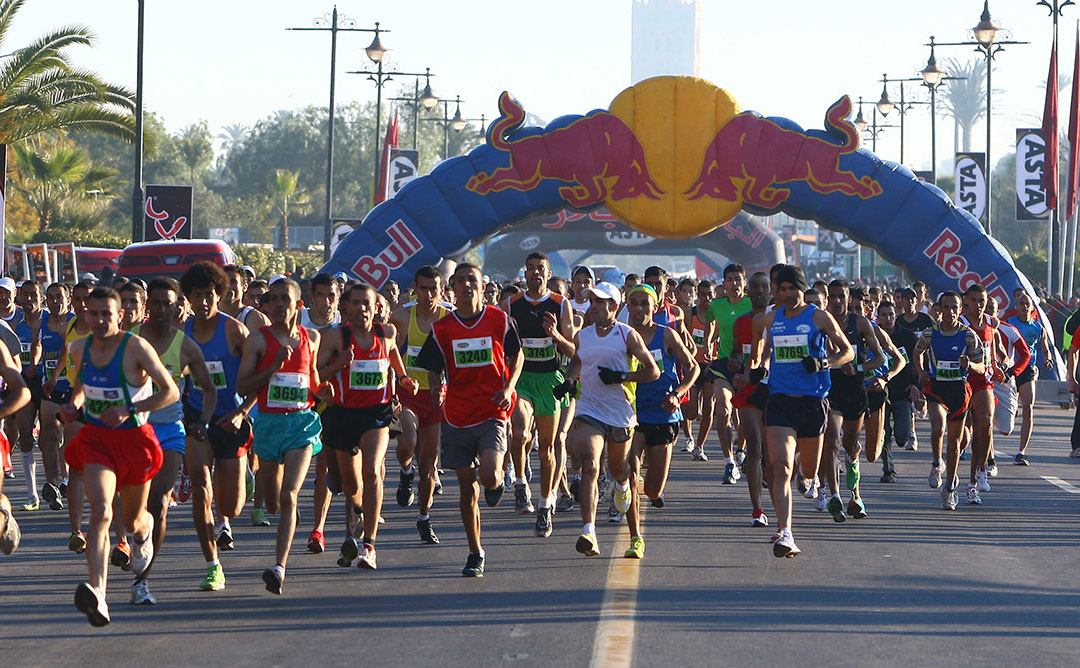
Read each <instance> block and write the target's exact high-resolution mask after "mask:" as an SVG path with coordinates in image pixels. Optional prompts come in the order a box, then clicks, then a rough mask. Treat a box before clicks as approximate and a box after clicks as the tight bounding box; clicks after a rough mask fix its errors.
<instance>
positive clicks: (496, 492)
mask: <svg viewBox="0 0 1080 668" xmlns="http://www.w3.org/2000/svg"><path fill="white" fill-rule="evenodd" d="M505 490H506V488H505V487H503V486H502V485H499V486H498V487H496V488H495V489H488V488H487V487H485V488H484V501H486V502H487V504H488V508H494V507H495V506H497V505H499V502H500V501H502V498H503V494H505V493H506V491H505Z"/></svg>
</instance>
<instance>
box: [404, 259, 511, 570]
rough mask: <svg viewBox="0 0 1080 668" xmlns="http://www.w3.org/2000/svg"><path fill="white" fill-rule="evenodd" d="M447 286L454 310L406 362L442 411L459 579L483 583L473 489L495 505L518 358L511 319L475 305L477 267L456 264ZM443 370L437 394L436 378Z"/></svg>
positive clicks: (478, 289) (479, 280)
mask: <svg viewBox="0 0 1080 668" xmlns="http://www.w3.org/2000/svg"><path fill="white" fill-rule="evenodd" d="M453 285H454V295H455V299H456V304H457V311H455V312H453V313H451V314H450V315H448V316H447V317H445V318H443V319H441V320H438V321H437V322H435V323H434V324H432V326H431V336H429V337H428V339H427V341H425V342H424V345H423V347H422V348H421V349H420V352H419V354H418V355H417V356H416V360H415V362H414V364H415V365H416V366H417V367H419V368H423V369H427V370H428V371H429V373H430V377H429V378H428V387H430V388H431V390H430V397H431V401H432V404H434V405H439V404H442V406H443V412H444V415H445V422H446V426H445V427H443V429H442V463H443V466H446V467H448V468H452V469H454V472H455V473H456V474H457V478H458V484H459V488H460V493H461V498H460V501H459V507H460V509H461V521H462V523H463V524H464V525H465V534H466V536H467V537H468V542H469V557H468V559H467V560H466V562H465V568H464V569H462V571H461V574H462V575H463V576H465V577H483V575H484V563H485V556H486V555H485V552H484V548H483V546H482V545H481V542H480V505H479V502H478V500H479V494H480V488H479V485H483V487H484V497H485V500H486V501H487V505H488V507H492V508H493V507H495V506H496V505H498V503H499V501H500V500H501V499H502V495H503V486H502V480H501V476H502V471H503V455H505V454H506V441H507V433H506V432H507V427H508V423H509V420H510V413H511V411H512V410H513V407H514V400H515V397H514V386H515V385H516V384H517V380H518V376H519V375H520V374H521V368H522V365H523V363H524V361H525V357H524V355H523V354H522V352H521V340H520V338H519V336H518V333H517V327H516V325H515V324H514V321H513V320H512V319H511V318H510V317H509V316H508V315H506V313H505V312H504V311H502V310H500V309H498V308H495V307H494V306H485V305H484V304H483V293H482V291H481V286H482V274H481V273H480V269H479V267H477V266H475V265H472V264H469V263H467V262H463V263H461V264H459V265H458V266H457V268H456V269H455V270H454V275H453ZM444 369H445V371H446V391H445V393H444V392H443V391H442V381H441V378H440V376H441V373H442V371H443V370H444ZM444 394H445V400H444ZM478 483H479V484H478Z"/></svg>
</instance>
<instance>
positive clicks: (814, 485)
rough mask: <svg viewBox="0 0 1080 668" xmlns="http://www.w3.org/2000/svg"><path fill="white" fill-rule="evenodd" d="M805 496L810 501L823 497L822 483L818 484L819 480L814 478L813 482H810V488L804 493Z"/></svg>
mask: <svg viewBox="0 0 1080 668" xmlns="http://www.w3.org/2000/svg"><path fill="white" fill-rule="evenodd" d="M803 496H805V497H806V498H808V499H816V498H818V497H820V496H822V494H821V483H820V482H818V480H817V478H814V479H813V480H811V481H810V486H809V487H807V488H806V491H805V492H803Z"/></svg>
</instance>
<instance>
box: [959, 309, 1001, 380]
mask: <svg viewBox="0 0 1080 668" xmlns="http://www.w3.org/2000/svg"><path fill="white" fill-rule="evenodd" d="M960 322H962V323H963V324H965V325H967V326H968V328H969V329H970V330H971V331H973V332H975V337H976V338H977V339H979V341H980V342H982V348H983V357H982V359H983V362H985V363H986V371H985V372H984V373H976V372H974V371H969V372H968V381H969V382H970V383H971V390H972V392H978V391H979V390H985V389H987V388H992V387H993V386H994V383H993V381H992V380H991V379H990V378H991V376H992V374H993V367H992V364H991V363H992V362H993V360H994V328H993V327H991V326H990V323H989V322H987V316H986V314H985V313H984V314H983V315H982V322H981V323H980V324H979V326H978V327H976V326H974V325H972V324H971V323H970V322H969V321H968V319H967V317H966V316H963V315H961V316H960Z"/></svg>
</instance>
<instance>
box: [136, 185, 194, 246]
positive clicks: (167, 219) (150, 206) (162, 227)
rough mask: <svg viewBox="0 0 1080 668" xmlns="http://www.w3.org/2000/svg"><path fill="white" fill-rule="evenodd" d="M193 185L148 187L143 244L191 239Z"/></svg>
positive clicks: (144, 211)
mask: <svg viewBox="0 0 1080 668" xmlns="http://www.w3.org/2000/svg"><path fill="white" fill-rule="evenodd" d="M191 202H192V188H191V186H162V185H148V186H146V205H145V206H144V207H143V213H144V214H145V215H144V216H143V241H157V240H159V239H190V238H191Z"/></svg>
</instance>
